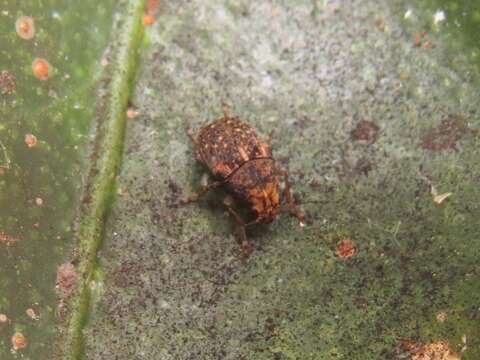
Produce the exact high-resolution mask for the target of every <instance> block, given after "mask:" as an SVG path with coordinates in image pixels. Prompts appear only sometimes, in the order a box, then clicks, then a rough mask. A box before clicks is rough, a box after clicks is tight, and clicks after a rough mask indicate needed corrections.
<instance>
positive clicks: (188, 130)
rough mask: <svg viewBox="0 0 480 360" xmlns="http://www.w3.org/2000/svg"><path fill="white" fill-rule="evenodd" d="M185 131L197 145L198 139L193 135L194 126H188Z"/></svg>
mask: <svg viewBox="0 0 480 360" xmlns="http://www.w3.org/2000/svg"><path fill="white" fill-rule="evenodd" d="M185 132H186V133H187V136H188V137H189V138H190V140H191V141H192V143H193V145H195V146H197V139H195V135H193V130H192V128H186V129H185Z"/></svg>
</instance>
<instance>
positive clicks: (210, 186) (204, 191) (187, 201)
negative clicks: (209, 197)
mask: <svg viewBox="0 0 480 360" xmlns="http://www.w3.org/2000/svg"><path fill="white" fill-rule="evenodd" d="M223 183H224V182H223V181H214V182H211V183H210V184H208V185H207V186H205V187H204V188H203V189H202V190H200V191H199V192H197V193H194V194H193V195H191V196H189V197H186V198H183V199H181V200H180V204H181V205H186V204H190V203H192V202H195V201H197V200H199V199H200V198H201V197H202V196H205V195H206V194H207V193H208V192H209V191H210V190H212V189H215V188H217V187H219V186H221V185H222V184H223Z"/></svg>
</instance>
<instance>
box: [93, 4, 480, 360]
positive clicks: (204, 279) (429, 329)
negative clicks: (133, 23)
mask: <svg viewBox="0 0 480 360" xmlns="http://www.w3.org/2000/svg"><path fill="white" fill-rule="evenodd" d="M325 4H326V5H325ZM405 10H406V8H404V7H402V6H400V2H399V1H386V0H385V1H367V0H365V1H359V0H351V1H332V2H326V1H306V0H305V1H301V0H296V1H288V2H286V1H278V2H277V1H275V2H272V1H250V0H248V1H247V0H241V1H226V0H212V1H203V0H202V1H200V0H195V1H188V2H187V1H180V2H174V1H165V2H162V8H161V13H160V16H159V18H158V21H157V23H156V25H155V26H154V27H152V28H151V29H149V30H148V33H147V36H148V38H149V41H150V44H149V47H148V49H147V50H146V51H145V53H144V54H143V64H142V67H141V71H140V75H139V80H138V82H137V84H136V89H135V95H134V97H133V99H132V103H133V104H134V105H135V106H136V107H138V109H139V111H140V113H141V116H140V117H138V118H137V119H135V120H132V121H131V122H130V123H129V125H128V131H127V137H126V144H125V153H124V161H123V169H122V171H121V174H120V176H119V180H118V183H119V185H118V186H119V189H118V194H119V195H118V197H117V200H116V203H115V206H114V207H113V209H112V213H111V216H110V219H109V222H108V226H107V228H106V231H105V235H106V239H105V243H104V247H103V250H102V252H101V254H100V261H99V265H100V267H99V274H98V279H97V283H96V284H95V285H96V286H95V287H93V286H92V288H93V296H94V303H93V308H92V310H93V314H92V318H91V320H90V322H89V328H88V329H87V331H86V335H87V342H86V359H89V360H97V359H98V360H99V359H102V360H110V359H161V360H163V359H168V360H170V359H175V360H176V359H232V360H233V359H275V360H277V359H299V360H307V359H345V360H347V359H348V360H352V359H353V360H354V359H393V358H395V351H396V346H397V343H398V341H399V340H401V339H414V340H417V341H421V342H429V341H432V340H436V339H445V340H448V341H449V342H450V345H451V346H452V348H454V349H455V350H456V351H458V352H460V351H461V349H462V347H464V345H465V343H466V346H467V347H466V350H464V351H463V352H462V353H461V354H462V359H463V360H465V359H467V360H476V359H478V358H480V337H479V335H480V330H479V327H478V324H479V321H480V311H479V304H480V281H479V280H480V279H479V275H480V266H479V265H478V264H479V263H478V258H479V255H480V254H479V253H480V243H479V237H478V221H479V220H478V219H479V218H480V207H479V203H478V199H479V196H480V190H479V189H480V188H479V187H478V179H479V178H480V166H479V165H480V160H479V159H480V157H479V156H480V154H479V153H480V150H479V149H480V147H479V146H478V145H479V139H478V128H479V124H480V121H479V115H478V112H477V109H478V98H479V93H478V87H475V81H477V80H476V78H475V76H474V71H473V69H474V68H473V66H471V65H469V64H468V63H467V62H466V61H465V59H464V57H463V56H462V54H461V53H458V52H457V53H450V52H448V44H447V43H446V42H442V41H443V40H442V39H443V37H442V36H443V34H442V32H441V31H440V30H439V31H433V30H432V33H431V34H429V36H430V37H431V39H432V42H434V44H435V46H434V47H430V48H428V49H424V48H421V47H414V46H413V33H414V32H415V31H419V30H423V29H424V28H425V25H424V24H421V23H419V22H417V20H415V18H412V19H411V20H405V19H404V17H403V14H404V12H405ZM378 19H382V21H383V22H384V27H383V29H382V27H379V26H378V24H379V22H378ZM418 21H420V20H418ZM376 24H377V25H376ZM222 101H225V102H226V103H228V104H229V105H230V106H231V107H232V112H233V113H234V114H235V115H237V116H239V117H240V118H242V119H248V121H249V123H251V124H252V125H253V126H254V127H255V128H256V129H258V130H259V133H260V134H263V135H265V134H269V133H270V131H273V134H272V142H271V143H272V147H273V151H274V154H275V156H276V158H277V159H278V160H279V162H280V164H282V165H283V166H284V167H286V168H288V169H289V171H290V174H291V178H292V182H293V183H294V189H295V195H296V198H297V199H298V200H299V202H300V203H301V204H302V208H303V209H304V210H305V211H306V212H307V214H308V216H309V219H310V224H309V225H308V226H306V227H305V228H301V227H299V225H298V222H297V221H296V220H295V219H291V218H289V217H287V216H284V217H282V218H281V219H280V220H279V221H276V222H274V223H273V224H271V225H269V226H260V227H257V228H255V229H253V230H252V231H251V232H250V233H249V235H250V238H251V240H252V241H253V243H254V244H255V245H256V247H257V248H256V250H255V252H254V253H253V254H252V256H251V257H250V258H249V259H248V260H247V261H242V260H241V257H240V256H239V255H240V254H239V253H240V250H239V248H238V245H237V243H236V242H235V240H234V235H233V226H232V221H231V219H230V218H229V216H228V214H227V213H226V212H225V210H224V208H223V206H222V205H221V200H222V194H221V193H215V194H212V195H211V196H209V197H208V198H207V199H206V200H205V201H203V202H199V203H196V204H192V205H190V206H188V207H177V206H176V203H177V201H178V200H179V198H180V197H181V196H183V195H186V194H189V193H191V192H192V191H194V190H195V189H197V188H198V186H199V182H200V179H201V177H202V174H203V173H205V172H206V170H205V168H203V167H202V166H201V165H200V164H198V163H197V162H196V160H195V156H194V148H193V147H192V145H191V144H190V141H189V139H188V137H187V136H186V135H185V128H187V127H194V128H197V129H198V128H200V127H202V126H204V125H205V124H207V123H209V122H211V121H213V120H214V119H217V118H219V117H220V116H221V112H222V111H221V103H222ZM449 118H462V119H464V120H462V121H463V123H462V124H464V125H462V126H466V127H468V129H467V130H465V131H462V132H458V131H454V132H453V133H449V132H448V131H447V132H446V133H444V132H442V134H441V136H442V137H443V138H442V139H443V140H445V141H447V142H449V141H452V139H453V138H454V140H455V148H450V147H448V148H443V147H441V146H436V147H435V148H428V147H427V148H425V147H424V146H423V147H422V141H425V137H426V136H429V135H427V134H435V133H436V132H437V134H439V132H438V131H439V130H438V129H439V126H441V124H442V121H445V119H449ZM365 122H369V123H370V126H371V127H370V129H376V131H375V134H373V133H372V132H368V134H370V135H371V136H370V135H368V134H367V135H366V138H364V137H360V138H359V137H358V136H357V137H356V136H355V129H358V126H359V124H360V126H365ZM362 124H363V125H362ZM432 136H434V135H432ZM443 140H441V141H443ZM438 141H440V140H438ZM446 192H451V193H452V195H451V196H450V197H449V198H448V199H447V200H446V201H444V202H443V203H442V204H440V205H439V204H437V203H435V202H434V196H433V195H435V194H437V195H438V194H442V193H446ZM432 194H433V195H432ZM344 238H350V239H351V240H352V241H353V242H354V243H355V245H356V247H357V253H356V254H355V255H354V256H353V257H351V258H349V259H340V258H339V257H338V256H337V255H336V254H335V247H336V244H337V243H338V242H339V241H340V240H342V239H344ZM440 312H445V313H446V319H445V321H443V322H440V321H438V320H437V314H439V313H440ZM462 338H463V339H462ZM464 340H465V341H464Z"/></svg>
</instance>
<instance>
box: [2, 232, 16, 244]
mask: <svg viewBox="0 0 480 360" xmlns="http://www.w3.org/2000/svg"><path fill="white" fill-rule="evenodd" d="M19 240H20V238H19V237H17V236H12V235H9V234H6V233H4V232H3V231H0V244H6V245H11V244H13V243H16V242H17V241H19Z"/></svg>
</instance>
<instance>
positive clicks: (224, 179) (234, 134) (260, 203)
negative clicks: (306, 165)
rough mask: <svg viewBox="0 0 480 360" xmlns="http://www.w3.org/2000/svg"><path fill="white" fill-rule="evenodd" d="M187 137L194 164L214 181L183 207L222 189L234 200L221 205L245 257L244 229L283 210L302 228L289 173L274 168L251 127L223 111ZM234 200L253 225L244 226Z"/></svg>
mask: <svg viewBox="0 0 480 360" xmlns="http://www.w3.org/2000/svg"><path fill="white" fill-rule="evenodd" d="M187 134H188V136H189V137H190V139H191V140H192V142H193V144H194V145H195V148H196V149H195V150H196V157H197V160H198V161H200V162H201V163H202V164H204V165H205V166H207V167H208V169H209V170H210V171H211V172H212V173H213V175H214V176H215V178H216V179H217V180H216V181H214V182H212V183H210V184H208V185H207V186H205V187H204V188H203V189H202V190H201V191H200V192H198V193H197V194H194V195H193V196H191V197H188V198H186V199H183V200H182V203H183V204H186V203H190V202H193V201H196V200H198V199H199V198H200V197H201V196H203V195H205V194H206V193H207V192H208V191H210V190H212V189H214V188H217V187H219V186H224V187H225V189H226V190H227V192H229V193H230V194H231V195H233V198H232V197H231V196H227V197H226V198H225V200H224V205H225V206H226V207H227V209H228V211H229V212H230V214H231V215H232V216H233V218H234V219H235V221H236V223H237V224H238V227H239V230H240V240H241V244H242V248H243V250H244V252H245V253H247V254H248V253H250V252H251V251H252V246H251V245H250V243H249V242H248V240H247V236H246V233H245V228H246V227H247V226H250V225H253V224H258V223H263V224H268V223H271V222H272V221H273V220H275V219H276V217H277V215H278V214H279V213H280V211H282V210H285V209H286V210H288V211H290V214H291V215H292V216H295V217H297V218H298V219H299V220H300V225H301V226H303V225H304V221H305V216H304V214H303V213H302V212H301V211H300V210H299V209H298V208H297V207H296V205H295V203H294V201H293V197H292V195H291V192H290V183H289V181H288V173H287V172H286V171H285V170H281V169H280V168H279V167H278V166H277V164H276V163H275V160H274V159H273V157H272V150H271V148H270V146H269V145H268V144H267V143H265V142H263V141H261V140H260V139H259V138H258V136H257V134H256V133H255V130H254V129H253V128H252V127H250V126H249V125H247V124H245V123H244V122H242V121H241V120H240V119H239V118H237V117H231V116H229V115H228V111H227V110H226V109H225V108H224V116H223V117H222V118H220V119H218V120H216V121H214V122H212V123H211V124H209V125H207V126H205V127H204V128H203V129H201V130H200V133H199V134H198V136H197V138H195V137H194V135H193V133H192V131H191V129H188V130H187ZM282 176H283V178H284V181H285V202H286V206H284V207H282V206H281V201H280V186H279V184H280V177H282ZM234 199H236V200H238V201H239V202H241V203H244V204H245V205H246V206H247V207H248V208H249V209H250V210H251V211H252V213H253V215H254V216H255V218H254V219H253V220H252V221H250V222H245V221H244V220H243V219H242V217H241V216H240V215H239V214H238V213H237V212H236V211H235V210H234V209H233V203H234Z"/></svg>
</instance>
